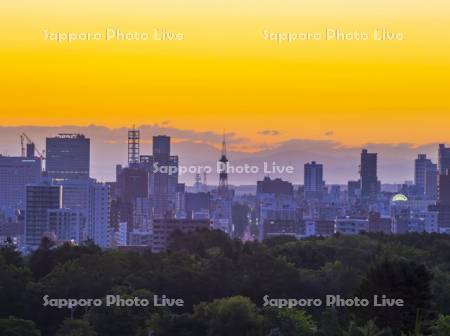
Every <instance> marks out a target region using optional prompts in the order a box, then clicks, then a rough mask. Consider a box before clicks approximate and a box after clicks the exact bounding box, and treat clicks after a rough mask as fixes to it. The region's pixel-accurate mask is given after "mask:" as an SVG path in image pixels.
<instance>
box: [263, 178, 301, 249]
mask: <svg viewBox="0 0 450 336" xmlns="http://www.w3.org/2000/svg"><path fill="white" fill-rule="evenodd" d="M297 208H298V207H297V203H296V201H295V197H294V187H293V185H292V184H291V183H289V182H286V181H283V180H281V179H275V180H271V179H270V178H269V177H266V178H264V180H263V181H258V183H257V193H256V213H257V225H258V226H259V230H258V231H259V234H258V239H259V240H260V241H261V240H263V239H264V237H265V232H264V229H265V227H264V223H266V221H270V220H272V221H276V220H285V221H286V220H291V221H298V220H299V219H300V218H299V213H298V209H297Z"/></svg>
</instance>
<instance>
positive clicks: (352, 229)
mask: <svg viewBox="0 0 450 336" xmlns="http://www.w3.org/2000/svg"><path fill="white" fill-rule="evenodd" d="M334 231H335V233H340V234H343V235H356V234H360V233H362V232H368V231H369V220H368V219H367V218H353V217H349V216H346V217H338V218H336V220H335V221H334Z"/></svg>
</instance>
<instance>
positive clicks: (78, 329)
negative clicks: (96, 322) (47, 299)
mask: <svg viewBox="0 0 450 336" xmlns="http://www.w3.org/2000/svg"><path fill="white" fill-rule="evenodd" d="M56 336H97V333H96V332H95V330H94V329H93V328H92V327H91V326H90V325H89V323H88V322H87V321H85V320H71V319H66V320H64V322H63V324H62V325H61V327H60V328H59V329H58V331H57V333H56Z"/></svg>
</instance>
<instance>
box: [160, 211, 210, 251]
mask: <svg viewBox="0 0 450 336" xmlns="http://www.w3.org/2000/svg"><path fill="white" fill-rule="evenodd" d="M211 228H212V222H211V221H210V220H208V219H206V220H191V219H172V218H165V219H155V220H154V222H153V236H152V241H153V242H152V251H153V252H161V251H164V250H166V249H167V248H168V247H169V244H170V239H171V237H172V235H173V234H174V233H175V232H180V233H190V232H195V231H198V230H210V229H211Z"/></svg>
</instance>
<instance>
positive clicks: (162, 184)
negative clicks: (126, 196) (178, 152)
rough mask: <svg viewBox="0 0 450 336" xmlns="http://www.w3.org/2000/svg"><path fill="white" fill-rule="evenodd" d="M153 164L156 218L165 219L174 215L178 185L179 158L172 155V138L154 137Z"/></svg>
mask: <svg viewBox="0 0 450 336" xmlns="http://www.w3.org/2000/svg"><path fill="white" fill-rule="evenodd" d="M150 160H151V161H152V164H153V168H154V169H153V173H152V174H151V183H150V187H151V197H152V200H153V206H154V217H155V218H163V217H165V216H168V215H169V213H174V211H175V205H176V191H177V185H178V156H173V155H170V137H169V136H166V135H158V136H154V137H153V157H152V158H151V159H150Z"/></svg>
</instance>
